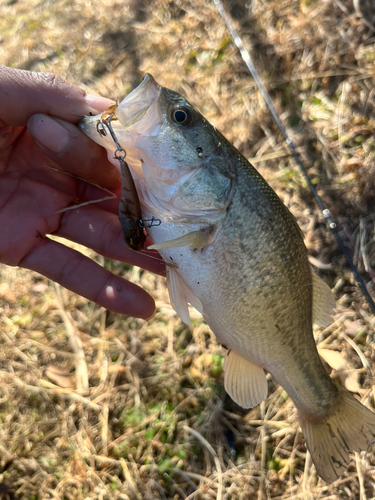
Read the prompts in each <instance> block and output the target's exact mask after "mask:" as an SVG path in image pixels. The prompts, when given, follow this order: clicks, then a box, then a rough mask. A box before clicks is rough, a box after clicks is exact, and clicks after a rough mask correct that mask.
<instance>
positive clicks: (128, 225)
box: [96, 108, 152, 252]
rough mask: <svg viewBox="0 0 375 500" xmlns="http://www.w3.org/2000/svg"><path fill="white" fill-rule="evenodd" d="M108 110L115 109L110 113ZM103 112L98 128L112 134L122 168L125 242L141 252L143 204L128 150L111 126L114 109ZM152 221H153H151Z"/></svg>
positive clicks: (104, 132)
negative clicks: (128, 162) (132, 172)
mask: <svg viewBox="0 0 375 500" xmlns="http://www.w3.org/2000/svg"><path fill="white" fill-rule="evenodd" d="M108 111H110V112H111V111H113V112H112V113H110V114H109V113H108ZM108 111H106V112H105V113H103V114H102V116H101V119H100V120H99V121H98V123H97V126H96V129H97V131H98V133H99V134H100V135H102V136H105V135H107V133H106V129H107V130H108V131H109V133H110V134H111V137H112V139H113V142H114V143H115V145H116V148H117V149H116V151H115V153H114V157H115V158H116V159H117V160H118V161H119V163H120V168H121V197H120V202H119V220H120V224H121V229H122V233H123V235H124V243H125V245H126V246H127V247H128V248H129V249H130V250H135V251H137V252H139V251H140V250H142V249H143V246H144V243H145V241H146V236H145V233H144V231H143V228H144V227H147V225H145V224H144V223H145V221H143V220H142V212H141V205H140V202H139V198H138V193H137V189H136V187H135V184H134V180H133V177H132V174H131V172H130V168H129V165H128V164H127V162H126V161H125V158H126V151H125V150H124V149H123V148H122V147H121V146H120V144H119V142H118V140H117V137H116V134H115V133H114V131H113V128H112V126H111V121H112V120H113V119H117V117H116V115H115V113H114V110H112V109H111V108H110V110H108ZM151 223H152V221H151Z"/></svg>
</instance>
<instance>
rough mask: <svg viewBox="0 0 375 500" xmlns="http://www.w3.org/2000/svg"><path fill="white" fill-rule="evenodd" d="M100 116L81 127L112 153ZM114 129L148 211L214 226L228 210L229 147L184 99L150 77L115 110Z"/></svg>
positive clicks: (232, 175)
mask: <svg viewBox="0 0 375 500" xmlns="http://www.w3.org/2000/svg"><path fill="white" fill-rule="evenodd" d="M100 117H101V115H98V116H94V117H87V118H84V119H83V120H81V122H80V123H79V126H80V128H81V129H82V130H83V131H84V132H85V133H86V134H87V135H88V136H89V137H90V138H92V139H93V140H94V141H95V142H97V143H99V144H102V145H103V146H104V147H105V148H106V149H108V150H109V151H111V154H113V152H114V151H115V149H116V145H115V142H114V141H113V138H112V137H111V136H110V134H106V135H103V134H99V133H98V132H97V130H96V129H97V123H98V121H99V120H100ZM111 126H112V128H113V132H114V134H115V136H116V139H117V142H118V144H119V145H120V146H121V148H123V149H124V150H125V151H126V161H127V162H128V164H129V166H130V167H131V169H132V174H133V177H134V181H135V183H136V186H137V191H138V194H139V197H140V201H141V203H142V205H144V206H146V207H147V209H148V211H149V212H150V213H152V214H154V215H156V216H157V217H159V218H164V219H171V220H179V221H189V222H209V223H212V221H214V220H216V219H217V218H218V217H221V215H222V214H223V213H224V212H225V210H226V208H227V207H228V205H229V203H230V198H231V188H232V185H233V180H234V178H235V161H233V153H232V152H231V146H230V145H229V143H227V141H226V140H225V139H224V137H223V136H222V135H221V134H220V133H219V132H218V131H217V130H216V129H215V127H214V126H213V125H211V124H210V123H209V122H208V120H206V119H205V118H204V117H203V116H202V115H201V114H200V113H199V111H197V110H196V109H195V108H194V107H193V106H192V105H191V104H190V103H189V102H188V101H187V100H186V99H185V98H184V97H182V96H181V95H180V94H178V93H177V92H174V91H172V90H169V89H167V88H164V87H161V86H160V85H158V84H157V83H156V81H155V80H154V78H153V77H152V76H151V75H150V74H146V75H145V77H144V79H143V81H142V83H141V84H140V85H139V86H138V87H137V88H136V89H134V90H133V91H132V92H131V93H130V94H129V95H128V96H126V97H125V99H124V100H123V101H122V102H121V103H120V104H119V105H118V106H117V108H116V110H115V119H112V121H111Z"/></svg>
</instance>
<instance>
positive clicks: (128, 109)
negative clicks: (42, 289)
mask: <svg viewBox="0 0 375 500" xmlns="http://www.w3.org/2000/svg"><path fill="white" fill-rule="evenodd" d="M115 112H116V116H117V118H118V120H116V121H114V122H113V131H114V133H115V135H116V137H117V139H118V141H119V143H120V144H121V146H122V147H123V148H124V149H125V150H126V154H127V156H126V158H127V162H128V164H129V167H130V169H131V173H132V176H133V178H134V182H135V185H136V188H137V192H138V195H139V199H140V203H141V211H142V218H143V219H144V220H151V219H152V218H157V219H159V220H160V221H161V223H160V225H159V226H157V227H149V228H148V229H147V233H148V235H149V236H150V238H151V240H152V242H153V244H152V245H151V246H150V247H149V248H152V249H154V250H157V251H158V252H159V253H160V255H161V257H162V258H163V259H164V261H165V263H166V268H167V284H168V290H169V295H170V300H171V304H172V306H173V307H174V309H175V310H176V312H177V314H178V315H179V316H180V318H181V320H182V321H183V322H184V323H186V324H188V325H189V324H190V318H189V310H188V304H191V305H192V306H193V307H195V308H196V309H197V310H198V311H199V312H200V313H201V314H202V315H203V317H204V319H205V320H206V322H207V324H208V325H209V326H210V328H211V330H212V331H213V333H214V334H215V336H216V337H217V339H218V341H219V342H220V343H221V344H222V345H223V346H225V349H226V355H225V360H224V387H225V389H226V391H227V393H228V394H229V395H230V397H231V398H232V399H233V400H234V401H235V402H236V403H238V404H239V405H240V406H242V407H244V408H252V407H254V406H256V405H258V404H259V403H261V402H262V401H263V400H265V399H266V397H267V392H268V384H267V379H266V372H265V370H266V371H267V372H269V373H270V374H271V375H272V377H273V378H274V379H275V380H276V381H277V382H278V383H279V384H281V385H282V387H283V388H284V389H285V391H286V392H287V393H288V395H289V396H290V398H291V399H292V401H293V403H294V405H295V406H296V408H297V414H298V419H299V423H300V426H301V429H302V432H303V434H304V437H305V440H306V445H307V448H308V450H309V452H310V454H311V458H312V461H313V463H314V464H315V467H316V470H317V473H318V475H319V476H320V477H321V478H322V479H323V480H324V481H326V482H327V483H331V482H333V481H335V480H336V479H338V478H339V477H340V476H341V475H342V474H343V472H344V471H345V469H346V468H347V466H348V464H349V453H352V452H353V451H362V450H367V449H368V447H369V446H370V443H371V441H372V439H373V438H374V436H375V414H374V413H373V412H372V411H371V410H370V409H368V408H366V407H365V406H363V405H362V404H361V403H360V402H359V401H358V400H357V399H356V398H355V397H354V396H353V395H352V394H350V393H349V392H347V391H346V390H345V389H344V388H343V387H341V386H340V385H338V384H336V383H335V382H334V381H333V380H332V379H331V378H330V376H329V375H328V373H327V371H326V370H325V368H324V366H323V364H322V362H321V360H320V357H319V354H318V351H317V348H316V344H315V341H314V336H313V324H316V325H318V326H324V325H327V324H330V323H331V322H332V316H333V314H334V307H335V299H334V296H333V294H332V293H331V290H330V288H329V287H328V285H327V284H326V283H325V282H323V281H322V280H321V279H320V278H319V277H318V276H317V275H316V274H315V272H314V271H313V270H312V268H311V266H310V264H309V261H308V254H307V249H306V246H305V244H304V241H303V233H302V231H301V230H300V228H299V226H298V224H297V221H296V219H295V218H294V216H293V215H292V214H291V212H290V211H289V210H288V208H287V207H286V206H285V205H284V204H283V203H282V202H281V200H280V199H279V197H278V196H277V194H276V193H275V191H274V190H273V189H272V188H271V187H270V186H269V184H267V182H266V181H265V180H264V179H263V177H262V176H261V175H260V174H259V172H258V171H257V170H256V169H255V168H254V167H253V166H252V165H251V164H250V163H249V162H248V161H247V160H246V159H245V158H244V157H243V156H242V155H241V154H240V152H238V151H237V150H236V149H235V148H234V146H233V145H232V144H231V143H230V142H229V141H228V140H227V139H226V138H225V137H224V136H223V135H222V134H221V133H220V132H219V131H218V130H217V129H216V128H215V127H214V125H212V124H211V123H210V122H209V121H208V120H207V119H206V118H205V117H204V116H203V115H202V114H201V113H200V112H199V111H198V110H197V109H196V108H195V107H193V106H192V105H191V104H190V103H189V102H188V101H187V100H186V99H185V98H184V97H183V96H181V95H180V94H179V93H177V92H175V91H173V90H169V89H168V88H165V87H162V86H160V85H159V84H158V83H157V82H156V81H155V80H154V78H153V77H152V76H151V75H150V74H146V75H145V77H144V79H143V81H142V82H141V84H140V85H139V86H138V87H136V88H135V89H134V90H133V91H132V92H131V93H129V94H128V95H127V96H126V97H125V98H124V100H123V101H122V102H121V103H120V104H119V105H118V107H117V108H116V111H115ZM97 120H98V117H86V118H84V119H83V120H82V121H81V122H80V123H79V127H80V128H81V130H83V131H84V132H85V133H86V134H87V135H88V136H89V137H90V138H91V139H93V140H94V141H95V142H97V143H98V144H101V145H102V146H103V147H105V148H106V149H107V150H108V151H109V152H110V154H112V155H113V150H114V144H113V141H112V140H111V138H110V137H102V136H100V135H99V134H97V132H96V123H97Z"/></svg>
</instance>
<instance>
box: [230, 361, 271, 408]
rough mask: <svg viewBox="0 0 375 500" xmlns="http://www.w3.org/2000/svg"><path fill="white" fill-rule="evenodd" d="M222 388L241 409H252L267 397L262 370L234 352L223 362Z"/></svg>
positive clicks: (266, 386)
mask: <svg viewBox="0 0 375 500" xmlns="http://www.w3.org/2000/svg"><path fill="white" fill-rule="evenodd" d="M224 388H225V390H226V391H227V393H228V394H229V396H230V397H231V398H232V399H233V401H235V402H236V403H237V404H239V405H240V406H242V407H243V408H253V407H254V406H256V405H258V404H259V403H261V402H262V401H264V400H265V399H266V397H267V393H268V385H267V379H266V374H265V373H264V370H263V368H261V367H260V366H257V365H254V364H253V363H251V362H250V361H248V360H247V359H245V358H243V357H242V356H240V355H239V354H237V353H236V352H234V351H229V352H228V354H227V356H226V358H225V361H224Z"/></svg>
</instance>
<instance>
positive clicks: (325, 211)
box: [213, 0, 375, 313]
mask: <svg viewBox="0 0 375 500" xmlns="http://www.w3.org/2000/svg"><path fill="white" fill-rule="evenodd" d="M213 2H214V4H215V5H216V7H217V9H218V11H219V13H220V15H221V17H222V18H223V20H224V22H225V24H226V26H227V28H228V31H229V33H230V34H231V37H232V38H233V41H234V43H235V44H236V45H237V47H238V50H239V51H240V53H241V57H242V59H243V60H244V62H245V64H246V66H247V67H248V69H249V71H250V73H251V75H252V77H253V78H254V81H255V83H256V84H257V86H258V89H259V91H260V93H261V94H262V96H263V99H264V100H265V102H266V104H267V107H268V109H269V110H270V112H271V114H272V116H273V119H274V120H275V122H276V124H277V126H278V127H279V130H280V132H281V133H282V135H283V137H284V139H285V142H286V143H287V145H288V147H289V149H290V152H291V153H292V155H293V157H294V159H295V161H296V163H297V165H298V167H299V169H300V171H301V173H302V175H303V177H304V178H305V180H306V182H307V184H308V186H309V188H310V189H311V192H312V193H313V195H314V198H315V200H316V202H317V204H318V206H319V208H320V210H321V212H322V215H323V217H324V218H325V220H326V222H327V224H328V226H329V228H330V229H331V231H332V232H333V234H334V236H335V238H336V241H337V243H338V244H339V246H340V248H341V250H342V252H343V254H344V255H345V258H346V260H347V261H348V263H349V265H350V267H351V269H352V271H353V273H354V276H355V278H356V280H357V282H358V283H359V286H360V287H361V289H362V292H363V295H364V296H365V297H366V299H367V302H368V303H369V305H370V308H371V309H372V312H373V313H375V302H374V301H373V299H372V297H371V295H370V294H369V292H368V290H367V288H366V285H365V282H364V281H363V279H362V277H361V276H360V274H359V272H358V269H357V267H356V265H355V264H354V262H353V260H352V258H351V256H350V254H349V252H348V249H347V248H346V246H345V245H344V242H343V241H342V238H341V236H340V234H339V232H338V230H337V226H336V223H335V222H334V220H333V218H332V215H331V212H330V211H329V209H328V208H327V207H326V206H325V205H324V203H323V200H322V198H321V197H320V196H319V195H318V193H317V191H316V189H315V186H314V184H313V183H312V182H311V179H310V177H309V174H308V173H307V170H306V168H305V166H304V164H303V162H302V160H301V157H300V155H299V154H298V152H297V150H296V147H295V146H294V144H293V141H292V140H291V139H290V137H289V135H288V132H287V131H286V128H285V126H284V124H283V122H282V121H281V119H280V116H279V114H278V112H277V111H276V108H275V106H274V104H273V102H272V99H271V97H270V95H269V93H268V92H267V90H266V88H265V86H264V85H263V82H262V80H261V78H260V76H259V73H258V71H257V70H256V68H255V66H254V63H253V61H252V59H251V56H250V54H249V52H248V51H247V50H246V49H245V47H244V45H243V43H242V40H241V38H240V36H239V35H238V33H237V31H236V30H235V28H234V26H233V25H232V22H231V20H230V18H229V16H228V14H227V12H226V11H225V9H224V6H223V4H222V1H221V0H213Z"/></svg>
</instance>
